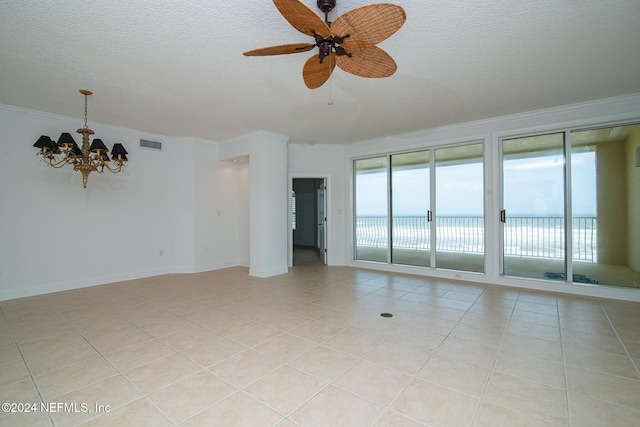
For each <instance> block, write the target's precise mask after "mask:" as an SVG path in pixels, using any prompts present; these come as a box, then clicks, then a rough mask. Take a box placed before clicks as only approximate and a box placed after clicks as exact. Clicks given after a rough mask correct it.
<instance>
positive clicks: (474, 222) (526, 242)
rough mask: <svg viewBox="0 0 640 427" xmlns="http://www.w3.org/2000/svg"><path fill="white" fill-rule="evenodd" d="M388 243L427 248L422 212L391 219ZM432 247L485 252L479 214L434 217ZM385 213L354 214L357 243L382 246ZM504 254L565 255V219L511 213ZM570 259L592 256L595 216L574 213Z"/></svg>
mask: <svg viewBox="0 0 640 427" xmlns="http://www.w3.org/2000/svg"><path fill="white" fill-rule="evenodd" d="M392 233H393V247H394V248H401V249H417V250H428V249H429V248H430V237H431V236H430V234H431V233H430V228H429V222H428V221H427V217H426V216H396V217H394V218H393V231H392ZM436 236H437V240H436V250H438V251H451V252H462V253H484V219H483V218H482V217H474V216H440V217H438V218H437V220H436ZM387 242H388V228H387V218H386V217H384V216H359V217H357V218H356V245H357V246H369V247H387V244H388V243H387ZM504 254H505V255H508V256H518V257H540V258H560V259H562V258H564V254H565V241H564V218H563V217H536V216H510V217H507V221H506V223H505V224H504ZM573 259H574V260H582V261H589V262H596V260H597V222H596V218H595V217H576V218H573Z"/></svg>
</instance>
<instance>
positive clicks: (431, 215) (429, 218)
mask: <svg viewBox="0 0 640 427" xmlns="http://www.w3.org/2000/svg"><path fill="white" fill-rule="evenodd" d="M432 220H433V213H432V212H431V211H427V222H431V221H432Z"/></svg>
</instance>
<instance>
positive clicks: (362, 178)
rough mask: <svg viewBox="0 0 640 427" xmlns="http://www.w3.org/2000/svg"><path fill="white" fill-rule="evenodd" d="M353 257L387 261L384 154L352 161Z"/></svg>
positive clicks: (385, 165) (387, 234)
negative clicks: (353, 204)
mask: <svg viewBox="0 0 640 427" xmlns="http://www.w3.org/2000/svg"><path fill="white" fill-rule="evenodd" d="M354 169H355V214H356V215H355V217H356V223H355V252H356V253H355V258H356V259H357V260H363V261H379V262H388V254H389V223H388V205H387V193H388V191H387V188H388V187H387V181H388V180H387V156H384V157H376V158H372V159H362V160H355V161H354Z"/></svg>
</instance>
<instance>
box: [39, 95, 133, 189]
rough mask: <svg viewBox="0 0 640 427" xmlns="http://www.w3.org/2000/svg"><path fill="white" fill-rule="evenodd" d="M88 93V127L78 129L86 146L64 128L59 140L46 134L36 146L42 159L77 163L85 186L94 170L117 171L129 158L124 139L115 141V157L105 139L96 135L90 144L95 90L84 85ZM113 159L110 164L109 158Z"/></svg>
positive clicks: (54, 164)
mask: <svg viewBox="0 0 640 427" xmlns="http://www.w3.org/2000/svg"><path fill="white" fill-rule="evenodd" d="M80 93H81V94H83V95H84V127H83V128H80V129H78V130H77V131H76V132H78V133H80V134H82V148H80V147H78V144H76V142H75V141H74V140H73V137H72V136H71V134H70V133H67V132H64V133H62V134H61V135H60V138H58V142H55V141H53V140H52V139H51V138H49V137H48V136H46V135H42V136H41V137H40V138H38V140H37V141H36V143H35V144H33V146H34V147H36V148H39V149H40V151H39V152H38V155H40V156H42V161H43V162H45V163H46V164H48V165H49V166H52V167H54V168H61V167H63V166H65V165H71V166H73V170H75V171H80V172H81V173H82V186H83V187H84V188H87V180H88V179H89V174H90V173H91V172H98V173H103V172H104V171H105V169H106V170H108V171H109V172H113V173H117V172H120V171H122V169H123V168H124V165H125V162H126V161H127V160H128V159H127V154H128V153H127V150H125V149H124V146H123V145H122V144H120V143H116V144H113V148H112V149H111V159H109V154H108V153H109V150H108V149H107V147H106V146H105V145H104V143H103V142H102V140H100V139H98V138H95V139H94V140H93V142H91V144H89V135H93V134H94V132H93V131H92V130H91V129H89V127H87V96H89V95H92V94H93V92H91V91H88V90H84V89H80ZM110 161H112V162H113V163H112V164H110V163H109V162H110Z"/></svg>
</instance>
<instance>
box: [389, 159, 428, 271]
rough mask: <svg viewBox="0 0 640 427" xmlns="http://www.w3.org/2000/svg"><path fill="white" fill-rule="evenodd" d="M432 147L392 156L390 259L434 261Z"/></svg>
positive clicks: (418, 262)
mask: <svg viewBox="0 0 640 427" xmlns="http://www.w3.org/2000/svg"><path fill="white" fill-rule="evenodd" d="M429 172H430V171H429V151H416V152H413V153H403V154H394V155H392V156H391V212H392V217H393V226H392V230H391V240H392V247H391V248H392V252H391V262H392V263H394V264H405V265H417V266H423V267H428V266H430V265H431V225H430V220H431V211H430V205H431V201H430V193H431V192H430V181H431V178H430V176H429Z"/></svg>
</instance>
